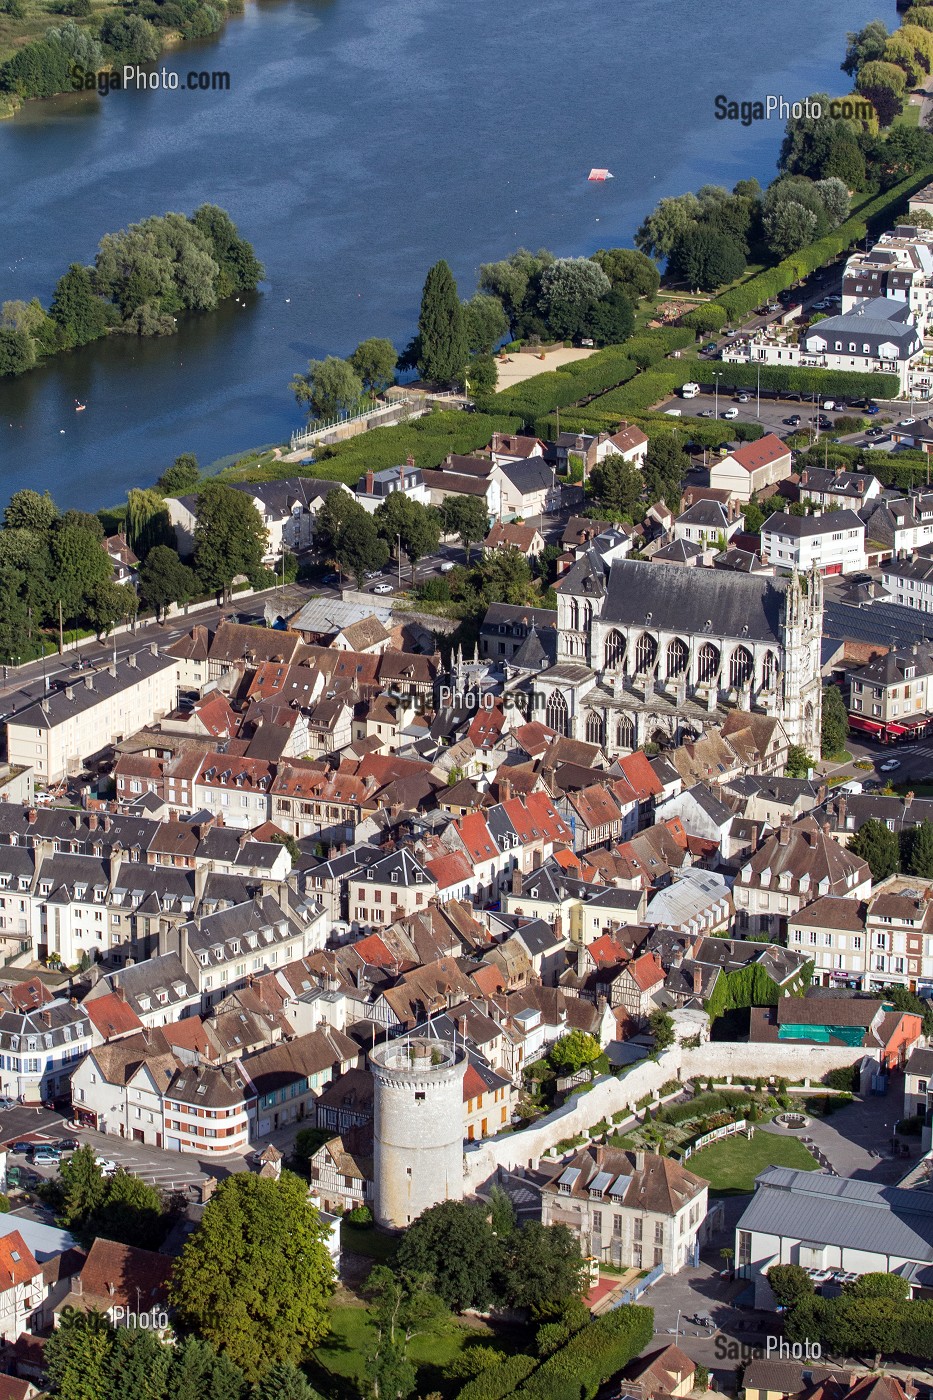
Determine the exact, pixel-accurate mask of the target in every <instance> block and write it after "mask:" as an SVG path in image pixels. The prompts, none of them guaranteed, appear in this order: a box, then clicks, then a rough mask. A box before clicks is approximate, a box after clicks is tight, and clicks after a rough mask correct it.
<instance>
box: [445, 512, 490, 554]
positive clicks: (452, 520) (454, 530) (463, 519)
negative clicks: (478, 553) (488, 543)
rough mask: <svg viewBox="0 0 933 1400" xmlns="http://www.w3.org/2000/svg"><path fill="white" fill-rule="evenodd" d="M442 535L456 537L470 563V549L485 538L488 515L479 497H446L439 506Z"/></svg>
mask: <svg viewBox="0 0 933 1400" xmlns="http://www.w3.org/2000/svg"><path fill="white" fill-rule="evenodd" d="M440 513H441V520H442V521H443V528H444V533H445V534H448V535H457V536H458V537H459V540H460V543H461V544H462V545H463V548H464V551H465V553H466V558H467V563H468V564H469V562H470V548H471V546H472V545H474V544H480V543H482V541H483V540H484V539H485V538H486V532H487V531H488V529H489V514H488V512H487V510H486V505H485V502H484V501H482V500H481V499H480V498H479V496H448V497H447V498H446V500H445V501H444V502H443V503H442V504H441V506H440Z"/></svg>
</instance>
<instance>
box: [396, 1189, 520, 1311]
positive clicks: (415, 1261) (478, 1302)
mask: <svg viewBox="0 0 933 1400" xmlns="http://www.w3.org/2000/svg"><path fill="white" fill-rule="evenodd" d="M498 1263H499V1248H498V1245H497V1242H496V1239H495V1237H494V1235H493V1233H492V1229H491V1228H490V1225H489V1221H488V1219H487V1215H486V1211H485V1208H484V1207H482V1206H473V1205H467V1204H466V1202H464V1201H442V1202H441V1203H440V1204H439V1205H436V1206H431V1207H430V1208H429V1209H428V1210H426V1211H425V1212H424V1213H423V1214H422V1215H420V1216H419V1217H418V1219H417V1220H416V1221H415V1222H414V1224H413V1225H411V1226H410V1227H409V1229H408V1230H407V1231H406V1233H405V1234H404V1235H403V1236H402V1242H401V1244H400V1245H399V1249H398V1254H397V1256H396V1264H397V1267H398V1268H399V1269H400V1270H402V1271H403V1272H408V1273H410V1274H416V1275H419V1274H420V1275H423V1274H430V1276H431V1278H432V1279H433V1281H434V1291H435V1293H436V1294H437V1295H438V1297H440V1298H442V1299H443V1300H444V1302H445V1303H446V1304H447V1306H448V1307H450V1308H453V1309H455V1310H456V1311H457V1312H462V1311H463V1310H464V1308H474V1307H475V1308H480V1309H483V1308H486V1307H488V1306H489V1305H490V1303H492V1302H493V1301H494V1299H495V1297H496V1290H495V1276H496V1269H497V1267H498Z"/></svg>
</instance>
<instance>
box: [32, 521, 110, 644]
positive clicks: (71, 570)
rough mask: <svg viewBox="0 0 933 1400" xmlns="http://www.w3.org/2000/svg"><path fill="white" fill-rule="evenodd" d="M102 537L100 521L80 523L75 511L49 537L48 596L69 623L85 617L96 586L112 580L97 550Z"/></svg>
mask: <svg viewBox="0 0 933 1400" xmlns="http://www.w3.org/2000/svg"><path fill="white" fill-rule="evenodd" d="M91 522H93V525H94V526H96V527H97V528H96V530H95V529H94V528H92V525H91ZM102 536H103V531H102V530H101V528H100V522H99V521H97V520H96V519H95V518H94V517H93V516H91V517H85V518H84V519H80V518H79V512H75V511H68V512H67V513H66V514H65V515H64V516H63V517H62V520H61V521H60V523H59V525H58V527H57V528H56V529H55V531H54V532H53V534H52V538H51V544H50V547H51V551H52V576H51V578H50V579H49V581H48V582H49V593H50V597H51V599H52V601H53V602H54V603H57V602H59V601H60V602H61V605H62V615H63V617H65V618H66V619H68V620H69V621H73V620H75V619H77V618H79V617H81V616H82V615H83V614H84V611H85V607H86V605H87V602H88V598H89V594H90V592H91V590H92V589H93V588H94V585H95V584H101V583H107V582H110V581H111V580H112V573H113V569H112V565H111V563H110V560H109V559H108V557H107V555H106V554H105V553H104V551H103V550H102V549H101V547H100V546H101V539H102Z"/></svg>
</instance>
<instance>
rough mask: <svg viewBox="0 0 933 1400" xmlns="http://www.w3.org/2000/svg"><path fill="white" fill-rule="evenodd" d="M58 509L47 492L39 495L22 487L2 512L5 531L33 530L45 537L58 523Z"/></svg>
mask: <svg viewBox="0 0 933 1400" xmlns="http://www.w3.org/2000/svg"><path fill="white" fill-rule="evenodd" d="M58 518H59V517H58V507H57V506H56V504H55V502H54V501H53V500H52V497H51V496H50V495H49V493H48V491H46V492H44V494H43V495H41V496H40V495H39V492H38V491H30V490H29V488H28V487H24V489H23V490H22V491H14V492H13V495H12V496H11V497H10V500H9V503H8V504H7V508H6V510H5V511H4V512H3V528H4V529H5V530H33V531H34V532H35V533H36V534H37V535H39V536H46V535H48V534H49V532H50V531H51V529H52V526H53V525H55V524H56V522H57V521H58Z"/></svg>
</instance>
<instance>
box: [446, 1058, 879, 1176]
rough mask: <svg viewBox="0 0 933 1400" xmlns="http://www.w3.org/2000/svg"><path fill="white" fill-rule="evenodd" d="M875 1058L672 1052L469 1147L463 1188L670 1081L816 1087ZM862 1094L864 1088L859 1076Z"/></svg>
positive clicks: (527, 1162)
mask: <svg viewBox="0 0 933 1400" xmlns="http://www.w3.org/2000/svg"><path fill="white" fill-rule="evenodd" d="M803 1051H805V1053H804V1052H803ZM873 1059H874V1060H875V1061H877V1056H872V1055H866V1052H865V1051H864V1050H861V1049H852V1048H849V1047H846V1046H842V1045H825V1046H824V1045H816V1046H814V1045H808V1046H806V1047H804V1048H803V1050H802V1047H801V1046H799V1045H791V1044H784V1045H767V1044H765V1045H762V1044H755V1045H748V1044H744V1043H736V1042H732V1041H722V1042H718V1041H712V1042H708V1043H707V1044H705V1045H700V1046H698V1047H697V1048H695V1049H693V1048H687V1047H684V1046H682V1045H672V1046H671V1048H670V1049H669V1050H665V1051H664V1052H663V1054H661V1055H659V1057H658V1059H657V1060H644V1061H642V1062H641V1063H640V1064H637V1065H635V1066H634V1067H633V1068H632V1069H630V1070H629V1071H628V1073H627V1074H624V1075H623V1076H622V1077H621V1078H620V1079H616V1078H614V1077H613V1076H611V1075H609V1076H607V1077H606V1078H604V1079H600V1080H598V1081H597V1083H596V1084H595V1085H594V1087H593V1088H592V1089H591V1090H590V1091H589V1093H587V1094H577V1095H576V1096H575V1097H574V1098H572V1099H570V1100H569V1101H568V1102H567V1103H565V1104H564V1105H563V1106H562V1107H561V1108H558V1109H555V1111H554V1112H553V1113H549V1114H548V1115H547V1116H546V1117H545V1118H541V1119H539V1121H538V1122H537V1123H536V1124H535V1125H534V1127H533V1128H525V1129H522V1130H521V1131H519V1132H517V1133H502V1134H500V1135H499V1136H498V1137H493V1138H485V1139H484V1140H483V1141H482V1142H477V1143H468V1144H467V1145H466V1149H465V1152H464V1178H465V1180H464V1188H465V1190H466V1191H467V1192H470V1191H475V1190H476V1189H477V1187H479V1186H481V1185H482V1184H483V1183H484V1182H486V1181H488V1180H489V1178H490V1177H491V1176H493V1175H494V1174H495V1172H496V1171H497V1170H498V1169H499V1168H500V1167H501V1168H503V1169H504V1170H506V1171H511V1170H514V1169H515V1168H516V1167H534V1166H536V1165H537V1163H538V1159H539V1158H540V1157H541V1156H543V1154H544V1153H545V1152H546V1151H547V1150H548V1148H550V1147H555V1146H556V1145H557V1143H559V1142H561V1141H562V1140H563V1139H564V1138H570V1137H576V1136H578V1135H579V1134H580V1133H585V1132H587V1131H588V1130H589V1129H590V1128H592V1127H593V1125H594V1124H596V1123H599V1122H601V1121H602V1120H603V1119H604V1118H605V1119H609V1120H610V1121H611V1119H612V1116H613V1114H615V1113H619V1112H622V1111H623V1110H625V1109H628V1110H633V1109H634V1107H635V1104H636V1103H637V1102H638V1100H639V1099H641V1098H644V1096H645V1094H657V1091H658V1090H659V1089H660V1087H661V1085H662V1084H665V1083H666V1082H667V1081H668V1080H670V1079H683V1080H687V1079H694V1078H696V1077H702V1078H704V1079H705V1078H706V1077H707V1076H709V1077H711V1078H713V1079H721V1078H723V1077H724V1076H728V1075H731V1076H733V1077H734V1079H735V1080H736V1082H738V1083H748V1082H752V1081H754V1080H755V1079H757V1078H759V1077H761V1078H763V1079H767V1078H768V1077H774V1078H775V1079H779V1078H782V1079H787V1080H793V1079H803V1078H804V1076H805V1075H807V1076H809V1078H810V1079H811V1081H813V1082H818V1081H819V1080H820V1079H821V1077H822V1076H823V1075H824V1074H826V1073H827V1071H828V1070H831V1069H839V1068H841V1067H843V1066H845V1065H853V1064H858V1063H860V1062H861V1061H862V1060H869V1061H871V1060H873ZM868 1072H869V1073H870V1066H869V1067H868ZM862 1087H863V1089H866V1088H867V1087H868V1086H867V1084H866V1075H865V1074H863V1079H862Z"/></svg>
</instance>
